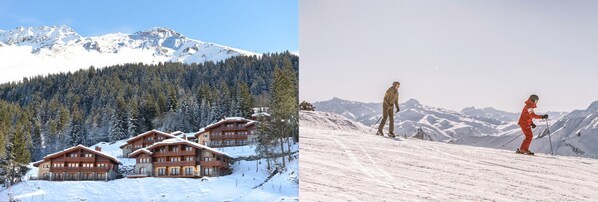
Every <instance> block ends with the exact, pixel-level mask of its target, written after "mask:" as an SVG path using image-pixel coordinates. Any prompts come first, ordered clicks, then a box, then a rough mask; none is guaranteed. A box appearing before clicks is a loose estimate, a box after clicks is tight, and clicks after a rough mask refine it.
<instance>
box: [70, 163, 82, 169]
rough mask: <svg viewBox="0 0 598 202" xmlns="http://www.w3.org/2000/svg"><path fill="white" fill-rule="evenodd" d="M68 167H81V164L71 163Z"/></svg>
mask: <svg viewBox="0 0 598 202" xmlns="http://www.w3.org/2000/svg"><path fill="white" fill-rule="evenodd" d="M68 167H71V168H73V167H79V164H78V163H69V164H68Z"/></svg>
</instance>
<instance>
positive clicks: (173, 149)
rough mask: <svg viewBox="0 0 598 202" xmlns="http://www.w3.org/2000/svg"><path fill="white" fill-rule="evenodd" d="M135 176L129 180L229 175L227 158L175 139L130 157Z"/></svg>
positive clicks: (144, 149)
mask: <svg viewBox="0 0 598 202" xmlns="http://www.w3.org/2000/svg"><path fill="white" fill-rule="evenodd" d="M130 157H132V158H135V160H136V164H135V174H134V175H129V176H128V177H189V178H194V177H202V176H221V175H227V174H230V172H231V170H230V165H229V163H230V159H231V158H230V157H229V156H228V155H226V154H224V153H221V152H219V151H217V150H214V149H212V148H209V147H206V146H203V145H199V144H197V143H195V142H191V141H188V140H184V139H181V138H174V139H168V140H164V141H162V142H158V143H155V144H153V145H151V146H149V147H147V148H143V149H140V150H137V151H135V152H133V153H131V155H130Z"/></svg>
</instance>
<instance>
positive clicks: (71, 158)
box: [65, 157, 96, 162]
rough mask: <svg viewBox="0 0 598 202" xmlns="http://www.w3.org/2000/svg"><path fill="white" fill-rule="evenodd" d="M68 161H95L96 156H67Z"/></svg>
mask: <svg viewBox="0 0 598 202" xmlns="http://www.w3.org/2000/svg"><path fill="white" fill-rule="evenodd" d="M65 161H66V162H95V161H96V158H95V157H66V158H65Z"/></svg>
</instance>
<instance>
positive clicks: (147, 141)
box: [142, 139, 156, 144]
mask: <svg viewBox="0 0 598 202" xmlns="http://www.w3.org/2000/svg"><path fill="white" fill-rule="evenodd" d="M142 142H143V143H145V144H154V142H156V140H153V139H152V140H143V141H142Z"/></svg>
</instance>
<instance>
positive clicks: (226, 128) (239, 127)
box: [213, 126, 247, 131]
mask: <svg viewBox="0 0 598 202" xmlns="http://www.w3.org/2000/svg"><path fill="white" fill-rule="evenodd" d="M237 130H247V128H245V126H233V127H225V126H221V127H219V128H215V129H214V130H213V131H237Z"/></svg>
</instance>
